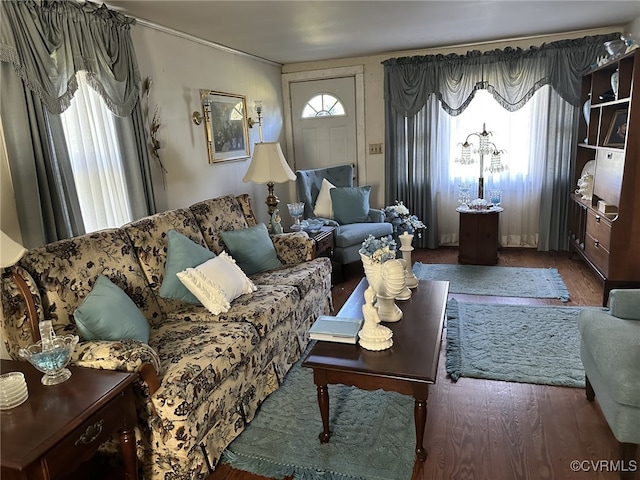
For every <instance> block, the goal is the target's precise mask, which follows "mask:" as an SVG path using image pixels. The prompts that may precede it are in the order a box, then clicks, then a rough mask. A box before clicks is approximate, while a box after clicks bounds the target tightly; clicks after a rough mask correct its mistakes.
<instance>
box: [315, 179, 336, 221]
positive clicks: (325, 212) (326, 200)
mask: <svg viewBox="0 0 640 480" xmlns="http://www.w3.org/2000/svg"><path fill="white" fill-rule="evenodd" d="M332 188H336V186H335V185H334V184H332V183H331V182H330V181H329V180H327V179H326V178H323V179H322V186H321V187H320V192H319V193H318V198H317V199H316V204H315V206H314V207H313V214H314V215H315V216H316V217H320V218H330V219H333V203H331V194H330V193H329V190H331V189H332Z"/></svg>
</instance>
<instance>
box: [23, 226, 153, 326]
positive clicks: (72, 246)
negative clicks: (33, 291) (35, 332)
mask: <svg viewBox="0 0 640 480" xmlns="http://www.w3.org/2000/svg"><path fill="white" fill-rule="evenodd" d="M19 265H20V266H21V267H23V268H24V269H25V270H26V271H27V272H28V273H29V274H30V275H31V277H32V278H33V281H34V283H35V285H37V287H38V290H39V291H40V294H41V300H42V311H43V312H46V313H45V315H46V316H47V318H50V319H51V320H52V322H53V327H54V330H55V331H56V333H57V334H58V335H61V334H62V333H64V334H77V333H79V332H78V331H77V327H76V325H75V323H74V322H73V313H74V312H75V311H76V309H77V308H78V307H79V306H80V304H81V303H82V301H83V300H84V298H85V297H86V296H87V295H88V294H89V292H90V291H91V289H92V287H93V283H94V280H95V279H96V278H97V277H98V275H100V274H102V275H105V276H106V277H108V278H109V279H110V280H111V281H112V282H113V283H115V284H116V285H117V286H118V287H120V288H121V289H122V290H124V292H125V293H126V294H127V296H128V297H129V298H131V299H132V300H133V302H134V303H135V304H136V306H137V307H138V308H139V309H140V311H141V312H142V314H143V315H144V316H145V318H146V319H147V321H148V322H149V324H151V325H153V324H154V323H155V322H158V321H160V319H161V318H162V313H161V310H160V307H159V305H158V302H157V300H156V298H155V296H154V294H153V292H152V291H151V289H150V288H149V286H148V285H147V282H146V278H145V274H144V272H143V271H142V269H141V268H140V264H139V263H138V259H137V258H136V256H135V253H134V249H133V248H132V246H131V242H130V241H129V239H128V238H127V236H126V235H125V234H124V232H123V231H122V230H117V229H106V230H101V231H99V232H94V233H90V234H86V235H81V236H79V237H74V238H69V239H66V240H60V241H58V242H54V243H50V244H48V245H44V246H42V247H38V248H33V249H31V250H29V251H28V252H27V253H26V254H25V256H24V257H22V259H21V260H20V262H19Z"/></svg>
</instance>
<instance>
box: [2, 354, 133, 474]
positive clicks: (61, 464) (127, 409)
mask: <svg viewBox="0 0 640 480" xmlns="http://www.w3.org/2000/svg"><path fill="white" fill-rule="evenodd" d="M0 367H1V370H2V373H5V372H11V371H18V372H22V373H24V376H25V379H26V381H27V389H28V390H29V398H28V399H27V401H26V402H24V403H23V404H22V405H19V406H17V407H15V408H12V409H10V410H1V411H0V412H1V413H0V429H1V432H2V436H1V439H0V449H1V450H0V451H1V454H0V463H1V475H0V476H1V477H2V479H3V480H14V479H32V478H38V479H55V478H66V477H67V475H68V474H70V473H72V472H73V471H74V470H76V469H77V468H78V467H79V466H80V465H81V464H82V463H83V462H86V461H87V460H89V459H90V458H91V457H92V456H93V455H94V454H95V453H96V451H97V450H98V447H99V446H100V445H101V444H102V443H104V442H105V441H106V440H108V439H109V438H110V437H111V435H112V434H113V433H114V432H117V431H119V432H120V448H121V450H122V457H123V460H124V466H125V478H127V479H131V480H135V479H137V478H138V465H137V456H136V438H135V432H134V426H135V424H136V421H137V416H136V408H135V404H134V396H133V382H134V380H135V379H136V377H137V375H136V374H135V373H126V372H114V371H110V370H97V369H93V368H82V367H68V368H69V370H71V378H70V379H69V380H67V381H66V382H63V383H60V384H58V385H50V386H45V385H42V383H40V378H42V373H40V372H38V371H37V370H36V369H35V368H34V367H33V366H32V365H31V364H30V363H28V362H17V361H13V360H2V363H1V364H0Z"/></svg>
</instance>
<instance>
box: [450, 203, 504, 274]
mask: <svg viewBox="0 0 640 480" xmlns="http://www.w3.org/2000/svg"><path fill="white" fill-rule="evenodd" d="M502 211H504V208H502V207H491V208H489V209H486V210H474V209H471V208H466V207H458V208H456V212H458V213H460V234H459V242H458V262H459V263H467V264H471V265H495V264H496V263H498V220H499V219H498V216H499V215H500V212H502Z"/></svg>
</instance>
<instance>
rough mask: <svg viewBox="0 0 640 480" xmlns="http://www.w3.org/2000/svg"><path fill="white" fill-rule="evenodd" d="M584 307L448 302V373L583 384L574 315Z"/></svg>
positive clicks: (453, 376)
mask: <svg viewBox="0 0 640 480" xmlns="http://www.w3.org/2000/svg"><path fill="white" fill-rule="evenodd" d="M585 308H600V307H558V306H525V305H496V304H487V303H467V302H457V301H456V300H453V299H452V300H449V302H448V304H447V349H446V351H447V373H448V374H449V375H450V376H451V379H452V380H454V381H456V380H458V378H459V377H462V376H464V377H474V378H485V379H491V380H504V381H508V382H523V383H536V384H542V385H561V386H568V387H584V369H583V367H582V362H581V360H580V333H579V332H578V322H577V321H578V315H579V314H580V311H581V310H583V309H585Z"/></svg>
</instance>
